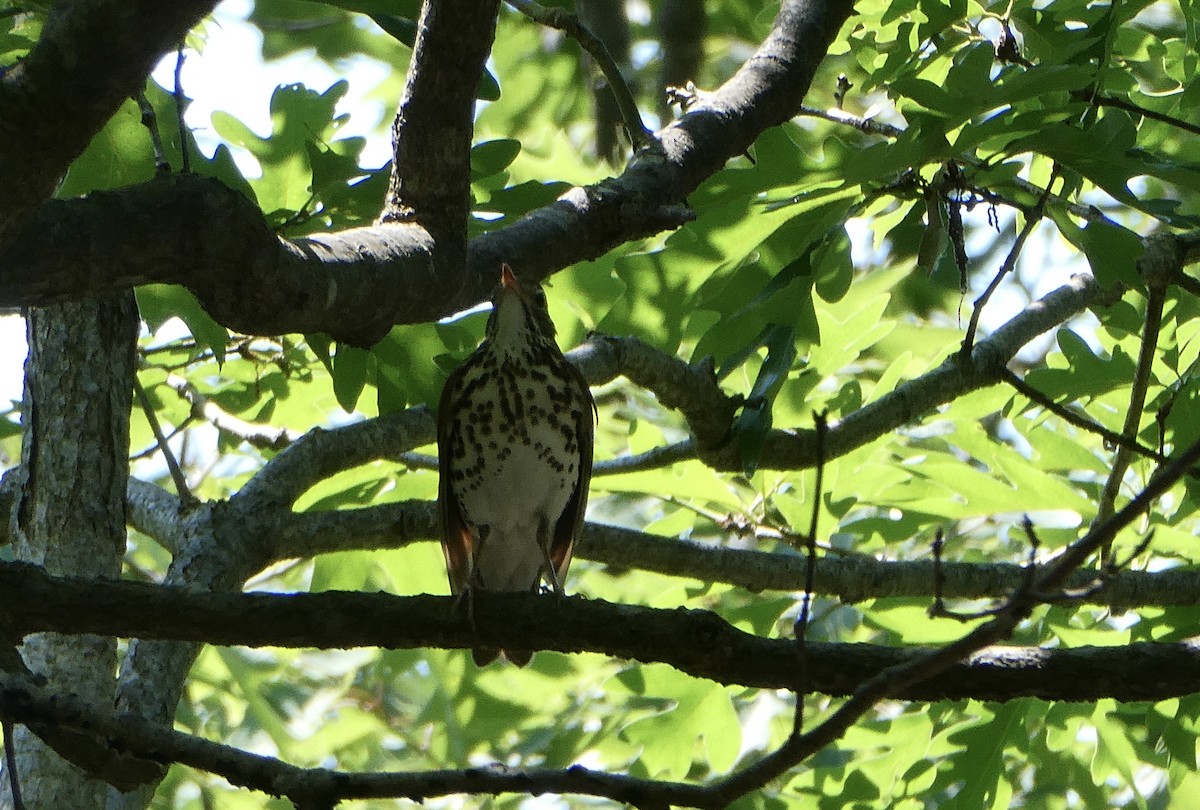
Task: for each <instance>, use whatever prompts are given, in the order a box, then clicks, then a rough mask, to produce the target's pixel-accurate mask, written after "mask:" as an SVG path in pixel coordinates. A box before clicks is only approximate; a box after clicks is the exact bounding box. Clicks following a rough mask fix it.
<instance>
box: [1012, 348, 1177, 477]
mask: <svg viewBox="0 0 1200 810" xmlns="http://www.w3.org/2000/svg"><path fill="white" fill-rule="evenodd" d="M1000 378H1001V379H1002V380H1004V382H1006V383H1008V384H1009V385H1011V386H1012V387H1013V388H1015V389H1016V390H1017V392H1018V393H1020V394H1021V395H1022V396H1023V397H1025V398H1026V399H1028V400H1030V401H1031V402H1034V403H1036V404H1038V405H1040V406H1042V407H1043V408H1045V409H1046V410H1048V411H1050V412H1051V413H1053V414H1054V415H1055V416H1057V417H1059V418H1060V419H1062V420H1063V421H1064V422H1070V423H1071V424H1072V425H1074V426H1075V427H1077V428H1079V429H1081V430H1086V431H1087V432H1089V433H1094V434H1096V435H1097V436H1099V437H1101V438H1102V439H1104V441H1106V442H1108V443H1109V444H1111V445H1113V446H1114V447H1125V448H1128V449H1129V450H1130V451H1131V452H1137V453H1141V454H1142V455H1143V456H1147V457H1148V458H1152V459H1154V460H1155V461H1157V462H1159V463H1162V462H1164V461H1166V456H1164V455H1163V454H1162V453H1160V452H1158V451H1157V450H1154V449H1153V448H1150V447H1147V446H1146V445H1144V444H1142V443H1141V442H1139V441H1138V440H1137V438H1136V437H1129V436H1123V435H1121V434H1120V433H1117V432H1115V431H1112V430H1109V429H1108V428H1106V427H1104V425H1101V424H1100V423H1099V422H1093V421H1092V420H1091V419H1088V418H1087V417H1086V416H1084V415H1082V414H1079V413H1076V412H1075V411H1073V410H1071V409H1070V408H1068V407H1066V406H1064V405H1059V404H1058V403H1057V402H1055V401H1054V400H1053V399H1051V398H1050V397H1048V396H1046V395H1045V394H1043V393H1042V392H1041V391H1039V390H1037V389H1036V388H1034V387H1033V386H1032V385H1030V384H1029V383H1027V382H1025V381H1024V380H1023V379H1021V378H1020V377H1018V376H1017V375H1016V374H1015V373H1014V372H1013V371H1012V370H1011V369H1008V368H1005V369H1003V370H1001V372H1000Z"/></svg>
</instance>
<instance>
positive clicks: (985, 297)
mask: <svg viewBox="0 0 1200 810" xmlns="http://www.w3.org/2000/svg"><path fill="white" fill-rule="evenodd" d="M1057 177H1058V164H1057V163H1056V164H1054V169H1053V171H1051V172H1050V180H1049V182H1047V183H1046V188H1045V189H1044V190H1043V191H1042V196H1041V197H1039V198H1038V201H1037V205H1036V206H1034V208H1033V210H1032V211H1029V212H1027V213H1026V215H1025V225H1024V227H1022V228H1021V232H1020V233H1019V234H1017V238H1016V240H1015V241H1014V242H1013V246H1012V248H1011V249H1010V250H1009V251H1008V256H1006V257H1005V259H1004V263H1003V264H1002V265H1000V270H999V271H997V273H996V275H995V277H993V278H992V281H991V283H989V284H988V286H987V289H986V290H984V291H983V294H982V295H980V296H979V297H978V298H976V299H975V308H974V309H972V310H971V320H970V322H969V323H968V324H967V334H966V336H965V337H963V342H962V349H961V350H960V351H959V356H960V357H961V358H962V359H963V360H966V359H968V358H969V357H970V356H971V349H973V348H974V347H975V332H976V331H977V330H978V329H979V317H980V316H981V315H982V314H983V308H984V307H985V306H986V305H987V302H988V301H989V300H990V299H991V297H992V293H994V292H996V288H997V287H999V286H1000V282H1001V281H1003V280H1004V277H1005V276H1007V275H1008V274H1009V273H1011V272H1013V270H1014V269H1015V268H1016V266H1017V259H1018V258H1020V256H1021V250H1022V248H1024V247H1025V240H1027V239H1028V238H1029V235H1030V234H1031V233H1033V229H1034V228H1035V227H1037V224H1038V222H1040V221H1041V219H1042V215H1043V214H1044V213H1045V211H1046V201H1047V200H1049V199H1050V189H1052V188H1053V187H1054V181H1055V179H1056V178H1057Z"/></svg>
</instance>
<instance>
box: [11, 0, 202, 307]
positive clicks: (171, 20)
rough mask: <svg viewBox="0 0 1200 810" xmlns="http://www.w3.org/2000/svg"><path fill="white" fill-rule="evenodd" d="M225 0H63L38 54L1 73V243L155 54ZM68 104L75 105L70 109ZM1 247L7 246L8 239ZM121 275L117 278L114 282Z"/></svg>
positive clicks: (135, 87) (139, 81)
mask: <svg viewBox="0 0 1200 810" xmlns="http://www.w3.org/2000/svg"><path fill="white" fill-rule="evenodd" d="M215 5H216V0H179V2H173V3H162V2H159V0H92V2H88V3H55V4H54V5H53V7H52V8H51V10H50V12H49V15H48V17H47V20H46V25H45V28H44V29H43V30H42V34H41V37H40V38H39V40H38V42H37V44H36V45H35V46H34V47H33V50H31V51H30V52H29V55H28V56H27V57H26V58H25V59H23V60H22V61H20V62H18V63H17V64H16V65H13V66H11V67H10V69H8V70H6V71H5V72H4V74H3V76H0V177H3V178H4V187H5V193H4V195H3V197H2V198H0V248H2V247H3V246H7V245H8V244H9V242H10V240H12V238H13V237H14V236H15V235H16V234H17V232H18V231H19V230H20V228H21V227H22V226H23V225H24V224H25V223H26V222H27V221H28V218H29V216H30V215H31V214H32V213H33V211H34V210H35V209H36V207H37V206H39V205H41V204H42V203H43V202H44V201H45V200H46V199H48V198H49V197H50V195H51V194H53V193H54V188H55V186H56V185H57V184H58V182H59V180H60V179H62V177H63V175H65V174H66V171H67V166H68V165H70V163H71V161H72V160H74V159H75V158H76V157H78V156H79V155H80V154H81V153H82V152H83V150H84V149H85V148H86V147H87V145H88V142H89V141H91V139H92V136H93V135H95V134H96V133H97V132H99V131H100V129H101V127H103V126H104V123H105V122H106V121H107V120H108V119H109V118H110V117H112V115H113V113H114V112H116V110H117V107H119V106H120V105H121V104H122V102H124V101H125V99H127V98H129V97H130V96H132V95H134V93H136V92H137V91H139V90H141V89H142V87H143V85H144V84H145V81H146V76H147V75H149V73H150V70H151V68H153V67H154V63H155V61H156V60H157V59H158V58H159V57H160V56H162V55H163V54H164V53H166V52H167V51H169V50H171V49H172V48H174V47H175V43H177V42H178V41H179V40H180V39H181V38H182V37H183V35H184V34H185V33H187V31H188V29H190V28H191V27H192V26H193V25H195V24H196V23H197V22H198V21H199V20H200V18H201V17H203V16H204V15H205V14H208V13H209V12H210V11H212V9H213V7H214V6H215ZM64 110H69V111H70V114H69V115H65V116H64V115H63V111H64ZM0 252H2V249H0ZM120 286H122V285H119V284H109V285H108V286H107V288H108V289H116V288H118V287H120Z"/></svg>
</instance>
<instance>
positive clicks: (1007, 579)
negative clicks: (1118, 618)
mask: <svg viewBox="0 0 1200 810" xmlns="http://www.w3.org/2000/svg"><path fill="white" fill-rule="evenodd" d="M277 528H278V534H279V537H280V540H279V541H278V542H277V543H276V553H277V557H276V559H277V560H282V559H289V558H293V557H301V558H304V557H312V556H315V555H317V554H330V553H333V552H337V551H371V550H377V549H385V548H401V547H403V546H406V545H408V544H410V543H417V542H433V541H436V540H438V539H439V538H440V537H441V529H440V528H439V526H438V523H437V506H436V504H435V503H434V502H432V501H405V502H403V503H395V504H385V505H381V506H372V507H368V508H365V509H344V510H338V511H333V512H310V513H305V514H292V515H289V516H288V517H287V518H284V519H283V520H281V521H279V522H278V524H277ZM575 555H576V556H577V557H579V558H580V559H585V560H591V561H593V562H598V563H603V564H606V565H612V566H616V567H618V568H621V569H626V568H630V569H637V570H641V571H654V572H656V573H659V574H666V575H668V576H678V577H689V578H692V579H697V580H700V581H701V582H724V583H727V584H729V585H735V586H737V587H739V588H745V589H746V590H748V591H752V592H755V593H757V592H760V591H800V590H803V588H804V585H805V577H804V574H805V565H806V558H805V557H804V556H803V555H800V554H797V553H795V552H793V551H790V550H788V551H753V550H749V549H742V548H730V547H728V546H715V545H705V544H703V543H696V542H693V541H691V540H681V539H678V538H674V537H662V536H659V535H653V534H647V533H646V532H639V531H636V530H634V529H627V528H624V527H621V526H610V525H606V524H603V523H588V524H586V525H585V527H584V533H583V538H582V539H581V540H580V543H579V547H578V548H577V549H576V551H575ZM941 569H942V575H943V584H942V589H941V592H942V595H943V596H945V597H947V598H950V599H986V598H989V597H995V596H996V595H997V594H1005V593H1012V592H1013V591H1015V590H1017V588H1019V587H1020V586H1021V583H1022V582H1023V581H1024V578H1025V569H1024V567H1023V566H1020V565H1016V564H1013V563H965V562H944V563H942V565H941ZM934 573H935V572H934V563H933V561H932V560H876V559H874V558H872V557H866V556H857V555H852V556H842V557H821V558H819V559H818V561H817V576H816V581H815V591H816V593H819V594H823V595H826V596H833V597H837V598H838V599H840V600H841V601H843V602H846V603H854V602H861V601H862V600H864V599H879V598H882V599H887V598H920V599H932V598H933V596H934V593H935V588H934V584H935V577H934ZM1097 582H1098V580H1097V575H1096V574H1095V573H1094V572H1089V571H1080V572H1077V573H1076V574H1074V575H1072V577H1071V578H1070V580H1069V581H1068V583H1067V587H1068V588H1069V589H1070V590H1072V591H1076V592H1082V593H1086V594H1087V596H1086V598H1084V599H1081V600H1080V602H1081V603H1085V604H1093V605H1103V606H1106V607H1109V608H1111V609H1113V610H1114V611H1118V612H1123V611H1126V610H1131V609H1133V608H1138V607H1148V606H1161V607H1166V606H1178V607H1194V606H1197V605H1200V572H1197V571H1190V570H1167V571H1155V572H1149V571H1121V572H1119V573H1117V574H1115V575H1114V576H1112V577H1111V578H1110V579H1109V580H1108V581H1107V584H1106V585H1105V586H1104V587H1102V588H1096V587H1095V586H1096V584H1097Z"/></svg>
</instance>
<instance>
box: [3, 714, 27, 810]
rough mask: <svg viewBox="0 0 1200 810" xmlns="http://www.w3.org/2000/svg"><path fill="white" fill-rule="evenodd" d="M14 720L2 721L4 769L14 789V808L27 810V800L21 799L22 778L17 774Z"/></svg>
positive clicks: (14, 809)
mask: <svg viewBox="0 0 1200 810" xmlns="http://www.w3.org/2000/svg"><path fill="white" fill-rule="evenodd" d="M13 732H14V728H13V722H12V721H11V720H4V721H2V722H0V734H3V737H4V739H3V743H4V769H5V770H6V771H8V786H9V788H11V790H12V806H13V810H25V802H24V801H22V800H21V779H20V777H19V776H18V775H17V751H16V745H17V740H16V735H15V734H14V733H13Z"/></svg>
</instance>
